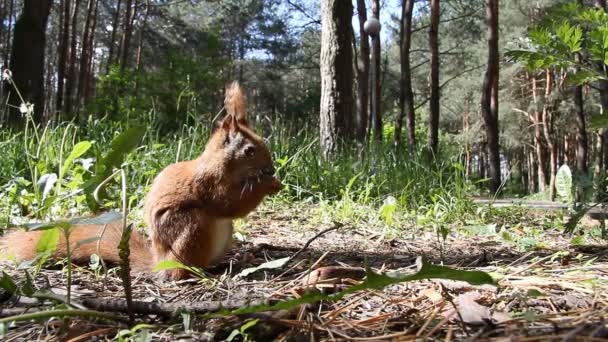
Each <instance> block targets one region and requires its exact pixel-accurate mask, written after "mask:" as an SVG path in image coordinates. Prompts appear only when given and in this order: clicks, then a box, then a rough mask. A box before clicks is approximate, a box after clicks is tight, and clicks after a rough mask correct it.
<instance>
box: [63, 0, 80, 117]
mask: <svg viewBox="0 0 608 342" xmlns="http://www.w3.org/2000/svg"><path fill="white" fill-rule="evenodd" d="M80 3H81V0H75V1H74V11H73V12H72V18H71V20H70V21H71V24H70V26H71V27H72V32H71V33H70V36H71V37H70V60H69V62H68V75H67V79H66V83H65V112H66V113H69V114H71V115H72V117H75V115H74V114H75V113H74V112H73V108H72V106H73V102H74V90H75V86H76V85H75V82H76V77H77V68H76V55H77V53H76V51H77V50H76V49H77V46H78V8H79V7H80Z"/></svg>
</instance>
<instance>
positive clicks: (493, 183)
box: [481, 0, 501, 194]
mask: <svg viewBox="0 0 608 342" xmlns="http://www.w3.org/2000/svg"><path fill="white" fill-rule="evenodd" d="M486 23H487V25H488V64H487V69H486V74H485V78H484V81H483V93H482V98H481V114H482V117H483V120H484V126H485V127H486V137H487V139H488V158H489V165H488V167H489V170H488V171H489V174H490V175H489V176H490V184H489V185H490V189H489V190H490V193H492V194H496V193H497V192H498V190H499V188H500V184H501V180H500V178H501V177H500V145H499V131H498V76H499V73H498V71H499V63H500V61H499V58H500V57H499V54H498V0H486Z"/></svg>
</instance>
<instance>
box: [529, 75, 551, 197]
mask: <svg viewBox="0 0 608 342" xmlns="http://www.w3.org/2000/svg"><path fill="white" fill-rule="evenodd" d="M536 83H537V81H536V75H532V102H533V103H534V109H533V112H532V114H529V119H530V122H531V123H532V125H533V126H534V148H535V150H536V158H537V163H536V166H537V168H538V170H537V171H536V175H537V176H538V183H537V185H538V191H539V192H544V191H545V190H546V189H547V173H546V172H545V165H546V162H547V156H546V154H545V148H544V144H543V128H542V125H543V115H542V112H541V111H539V109H538V107H539V103H538V86H537V84H536Z"/></svg>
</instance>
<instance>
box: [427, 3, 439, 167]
mask: <svg viewBox="0 0 608 342" xmlns="http://www.w3.org/2000/svg"><path fill="white" fill-rule="evenodd" d="M430 2H431V25H430V26H429V47H430V50H431V73H430V81H431V82H430V85H429V87H430V92H431V94H430V99H429V138H428V139H429V142H428V144H429V145H428V150H429V156H430V158H431V159H432V158H434V157H436V156H437V153H438V152H439V97H440V94H439V91H440V89H439V37H438V36H439V15H440V12H439V0H430Z"/></svg>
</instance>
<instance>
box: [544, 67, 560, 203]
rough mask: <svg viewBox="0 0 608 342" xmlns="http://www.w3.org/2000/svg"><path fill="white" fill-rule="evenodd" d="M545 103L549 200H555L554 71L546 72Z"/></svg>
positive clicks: (548, 70)
mask: <svg viewBox="0 0 608 342" xmlns="http://www.w3.org/2000/svg"><path fill="white" fill-rule="evenodd" d="M545 75H546V78H545V101H544V103H543V113H542V120H543V121H542V126H543V133H544V135H545V141H547V147H548V149H549V169H550V175H549V198H550V200H551V201H554V200H555V176H556V175H557V143H556V142H555V131H554V129H553V113H552V110H553V109H552V108H551V104H550V101H551V100H550V96H551V85H552V82H553V79H552V75H553V74H552V71H551V70H550V69H547V71H546V72H545Z"/></svg>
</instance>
